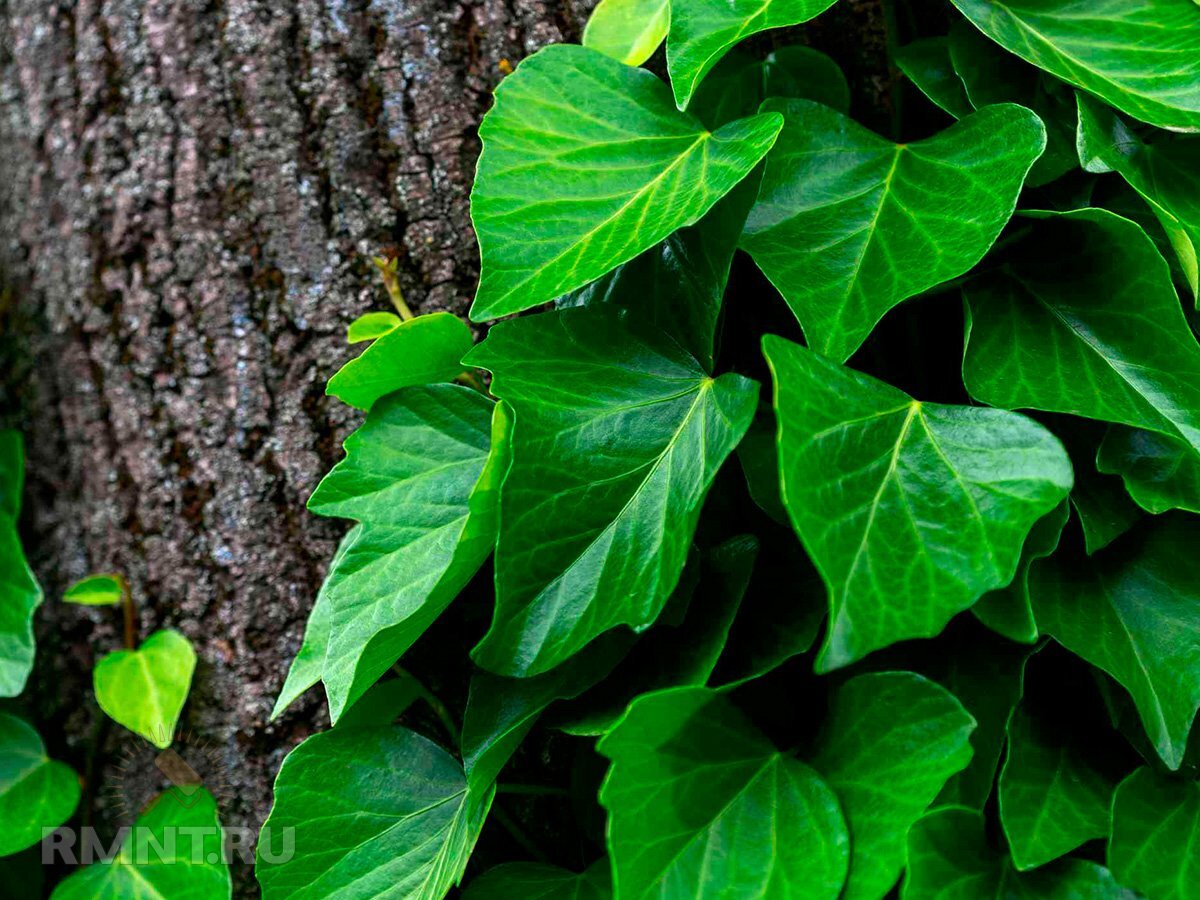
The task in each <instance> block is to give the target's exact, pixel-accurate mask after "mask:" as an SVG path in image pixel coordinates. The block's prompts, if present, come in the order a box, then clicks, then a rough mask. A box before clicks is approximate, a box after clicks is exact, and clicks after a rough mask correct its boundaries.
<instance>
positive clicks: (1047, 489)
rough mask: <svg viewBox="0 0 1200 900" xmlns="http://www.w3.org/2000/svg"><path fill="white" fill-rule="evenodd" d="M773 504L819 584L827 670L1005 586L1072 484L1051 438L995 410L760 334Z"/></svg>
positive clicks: (935, 627) (917, 632)
mask: <svg viewBox="0 0 1200 900" xmlns="http://www.w3.org/2000/svg"><path fill="white" fill-rule="evenodd" d="M763 346H764V352H765V353H766V355H767V359H768V361H769V362H770V364H771V369H772V372H773V374H774V376H775V387H776V394H775V408H776V413H777V415H778V418H779V428H780V431H779V452H780V468H781V470H782V473H783V498H784V504H785V505H786V506H787V508H788V511H789V513H790V515H791V517H792V523H793V525H794V526H795V528H796V532H797V533H798V534H799V535H800V538H801V540H802V541H803V542H804V546H805V547H806V549H807V550H808V552H809V554H810V555H811V556H812V558H813V561H814V562H815V563H816V565H817V568H818V569H820V571H821V574H822V576H823V577H824V579H825V583H826V586H827V588H828V590H829V603H830V626H829V629H828V633H827V635H826V638H825V645H824V646H823V647H822V649H821V653H820V655H819V656H818V659H817V668H818V671H829V670H831V669H835V668H837V667H839V666H844V665H848V664H849V663H851V662H854V661H855V660H857V659H861V658H862V657H863V656H865V655H866V654H867V653H870V652H871V651H872V650H877V649H879V648H881V647H886V646H887V645H889V644H892V643H895V642H896V641H900V640H904V639H907V638H913V637H931V636H933V635H935V634H937V633H938V632H940V631H941V630H942V628H943V627H944V626H945V624H946V623H947V622H948V621H949V620H950V618H951V617H952V616H954V615H955V614H956V613H958V612H961V611H962V610H964V609H966V608H967V607H969V606H970V605H971V604H973V603H974V602H975V601H976V600H977V599H979V597H980V596H981V595H982V594H984V593H985V592H987V591H989V590H994V589H996V588H1000V587H1003V586H1004V585H1006V584H1008V583H1009V582H1010V581H1012V579H1013V576H1014V574H1015V573H1016V571H1017V563H1018V561H1019V559H1020V555H1021V548H1022V546H1023V545H1024V543H1025V540H1026V536H1027V535H1028V534H1029V531H1030V529H1031V528H1032V527H1033V525H1034V523H1035V522H1036V521H1037V520H1038V519H1040V518H1041V517H1042V516H1044V515H1045V514H1046V513H1048V512H1049V511H1050V510H1051V509H1053V508H1054V507H1055V506H1056V505H1057V504H1058V503H1059V502H1061V501H1062V499H1063V498H1064V497H1065V496H1066V495H1067V492H1068V490H1069V489H1070V487H1071V465H1070V461H1069V460H1068V458H1067V454H1066V451H1065V450H1064V449H1063V447H1062V445H1061V444H1060V443H1059V442H1058V440H1057V438H1055V437H1054V436H1053V435H1052V434H1050V432H1048V431H1047V430H1046V429H1045V428H1043V427H1042V426H1041V425H1038V424H1037V423H1036V422H1034V421H1032V420H1031V419H1027V418H1025V417H1024V416H1019V415H1015V414H1013V413H1008V412H1006V411H1003V410H994V409H979V408H976V407H966V406H943V405H940V404H932V403H931V404H923V403H920V402H919V401H916V400H913V399H912V398H911V397H909V396H908V395H907V394H904V393H903V392H901V391H899V390H897V389H896V388H893V387H891V386H889V385H887V384H884V383H883V382H881V381H877V380H875V379H874V378H870V377H868V376H866V375H862V374H860V373H858V372H854V371H851V370H850V369H846V368H843V367H842V366H839V365H837V364H836V363H833V362H830V361H829V360H827V359H825V358H824V357H822V356H819V355H818V354H816V353H813V352H812V351H811V350H806V349H804V348H803V347H799V346H797V345H795V344H791V343H788V342H787V341H785V340H783V339H781V338H777V337H774V336H770V335H768V336H767V337H766V338H765V339H764V342H763Z"/></svg>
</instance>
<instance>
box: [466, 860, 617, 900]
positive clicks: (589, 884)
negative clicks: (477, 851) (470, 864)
mask: <svg viewBox="0 0 1200 900" xmlns="http://www.w3.org/2000/svg"><path fill="white" fill-rule="evenodd" d="M612 895H613V891H612V873H611V872H610V871H609V865H608V860H607V859H602V860H600V861H599V862H597V863H594V864H593V865H592V866H591V867H590V868H589V869H588V870H587V871H586V872H584V873H583V874H582V875H576V874H575V873H574V872H569V871H567V870H566V869H560V868H558V867H557V866H548V865H544V864H543V863H505V864H504V865H502V866H496V867H495V868H494V869H488V870H487V871H486V872H484V873H483V874H482V875H480V876H479V877H478V878H476V879H475V880H474V881H472V882H471V883H470V884H468V885H467V889H466V890H465V891H463V900H612Z"/></svg>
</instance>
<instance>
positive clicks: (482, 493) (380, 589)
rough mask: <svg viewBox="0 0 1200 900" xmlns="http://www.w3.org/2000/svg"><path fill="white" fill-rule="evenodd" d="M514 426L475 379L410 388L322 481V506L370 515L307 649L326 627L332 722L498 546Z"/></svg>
mask: <svg viewBox="0 0 1200 900" xmlns="http://www.w3.org/2000/svg"><path fill="white" fill-rule="evenodd" d="M493 429H494V433H493ZM506 429H507V421H506V419H505V417H504V416H503V408H502V407H497V406H496V404H494V403H492V402H491V401H489V400H488V399H487V398H485V397H483V396H482V395H480V394H479V393H478V392H476V391H472V390H470V389H469V388H465V387H459V386H457V385H449V384H446V385H429V386H425V387H410V388H406V389H404V390H403V391H399V392H396V393H394V394H392V395H390V396H388V397H387V398H385V399H384V400H382V401H380V402H379V403H377V404H376V405H375V407H374V408H373V409H372V411H371V414H370V415H369V416H368V417H367V421H366V422H365V423H363V425H362V427H361V428H359V429H358V431H356V432H355V433H354V434H353V435H351V436H350V438H349V439H348V440H347V441H346V458H345V459H344V460H343V461H342V462H340V463H338V465H337V466H335V467H334V469H333V471H331V472H330V473H329V474H328V475H327V476H326V477H325V479H324V480H323V481H322V482H321V484H320V485H318V487H317V489H316V491H314V492H313V495H312V497H311V498H310V499H309V502H308V506H309V509H311V510H312V511H313V512H316V513H318V514H320V515H326V516H338V517H341V518H352V519H355V520H357V521H359V522H360V523H362V524H361V530H358V531H357V534H356V537H355V539H354V541H353V542H351V543H350V544H349V545H348V546H347V547H346V548H345V550H344V552H341V553H339V557H338V559H337V560H336V563H337V564H336V566H334V567H333V568H331V569H330V572H329V576H328V578H327V579H326V582H327V587H326V588H323V589H322V597H323V598H324V601H325V606H324V607H322V608H319V609H315V610H314V613H316V614H318V622H317V625H316V627H315V629H314V631H313V634H312V642H313V651H310V652H309V653H308V654H304V651H303V649H302V651H301V652H302V655H305V658H306V660H307V659H314V658H315V656H316V653H315V649H316V644H317V642H318V641H319V639H320V636H321V635H323V634H325V635H327V638H326V645H325V654H324V660H323V662H322V663H321V677H322V680H323V681H324V682H325V691H326V693H327V694H328V697H329V715H330V718H331V719H332V720H333V721H334V722H336V721H337V720H338V717H339V716H340V715H341V713H342V711H343V710H344V709H345V708H346V707H348V706H350V705H351V704H352V703H353V702H354V701H355V700H356V699H357V698H358V697H360V696H362V694H363V692H365V691H366V690H367V688H369V687H370V686H371V685H372V684H374V683H375V680H376V679H377V678H379V676H380V675H382V674H383V673H384V672H386V671H387V670H388V668H389V667H390V666H391V665H392V664H393V663H395V661H396V660H397V659H398V658H399V657H400V656H401V655H402V654H403V653H404V652H405V651H406V650H407V649H408V648H409V647H410V646H411V645H412V643H413V642H414V641H415V640H416V639H417V638H418V637H420V636H421V634H422V633H424V631H425V629H426V628H428V627H429V625H430V624H432V622H433V621H434V620H435V619H436V618H437V617H438V616H439V615H441V613H442V611H443V610H444V609H445V608H446V607H447V606H448V605H449V604H450V602H451V601H452V600H453V599H454V598H455V597H456V596H457V595H458V593H459V591H460V590H462V588H463V587H464V586H465V585H466V583H467V582H468V581H469V580H470V579H471V577H472V576H473V575H474V574H475V572H476V571H477V570H478V568H479V566H480V565H482V564H483V561H484V560H485V559H486V558H487V556H488V554H489V553H490V552H491V548H492V545H493V542H494V539H495V513H496V508H495V500H496V495H495V490H496V488H497V487H498V486H499V481H500V479H502V478H503V477H504V472H505V471H506V470H507V456H506V452H507V449H508V446H507V440H506V437H505V435H506ZM493 439H494V442H493ZM489 446H490V447H492V448H494V452H489ZM326 623H328V624H326ZM308 639H309V637H308V636H307V635H306V643H307V642H308ZM302 665H303V666H305V667H306V668H307V669H308V670H309V672H310V676H311V668H312V667H311V666H310V665H309V663H307V662H305V663H303V664H302ZM298 678H299V676H298ZM304 680H307V679H304ZM296 686H297V687H299V683H297V685H296Z"/></svg>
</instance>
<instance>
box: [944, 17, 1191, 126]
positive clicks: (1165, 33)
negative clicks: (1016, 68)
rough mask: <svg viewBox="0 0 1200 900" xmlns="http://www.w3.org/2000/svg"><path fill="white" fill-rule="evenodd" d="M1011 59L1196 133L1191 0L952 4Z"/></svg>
mask: <svg viewBox="0 0 1200 900" xmlns="http://www.w3.org/2000/svg"><path fill="white" fill-rule="evenodd" d="M952 2H953V3H954V5H955V6H957V7H958V8H959V10H960V11H961V12H962V14H963V15H965V16H966V17H967V18H968V19H970V20H971V21H972V22H973V23H974V24H975V25H976V27H978V28H979V30H980V31H982V32H983V33H984V34H986V35H987V36H988V37H990V38H991V39H992V40H994V41H995V42H996V43H998V44H1000V46H1002V47H1004V48H1005V49H1006V50H1008V51H1009V52H1011V53H1015V54H1016V55H1017V56H1020V57H1021V58H1023V59H1025V60H1027V61H1028V62H1031V63H1033V64H1034V65H1035V66H1037V67H1039V68H1041V69H1045V70H1046V71H1047V72H1049V73H1050V74H1051V75H1054V76H1056V77H1058V78H1061V79H1062V80H1063V81H1066V82H1069V83H1070V84H1073V85H1075V86H1076V87H1081V88H1083V89H1084V90H1087V91H1090V92H1091V93H1093V94H1095V95H1097V96H1098V97H1100V98H1101V99H1102V100H1104V101H1105V102H1107V103H1109V104H1111V105H1113V106H1115V107H1116V108H1117V109H1119V110H1121V111H1122V112H1125V113H1127V114H1128V115H1131V116H1133V117H1134V118H1137V119H1141V120H1142V121H1143V122H1149V123H1150V124H1151V125H1158V126H1159V127H1161V128H1184V129H1195V128H1200V8H1198V7H1197V6H1196V4H1195V3H1192V2H1191V0H1140V2H1136V3H1130V2H1128V0H1089V2H1088V3H1087V5H1086V6H1085V7H1082V8H1081V7H1080V4H1079V2H1078V0H952Z"/></svg>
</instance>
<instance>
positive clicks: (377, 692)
mask: <svg viewBox="0 0 1200 900" xmlns="http://www.w3.org/2000/svg"><path fill="white" fill-rule="evenodd" d="M423 696H425V688H424V685H422V684H421V682H419V681H417V679H416V678H414V677H413V676H411V675H409V674H407V673H405V674H403V675H400V676H398V677H396V678H389V679H387V680H386V681H381V682H379V683H378V684H375V685H372V686H371V688H370V689H369V690H368V691H367V692H366V693H365V694H363V695H362V696H361V697H359V698H358V700H356V701H355V702H354V705H353V706H351V707H350V708H349V709H347V710H345V711H344V712H343V713H342V714H341V716H339V717H338V720H337V724H336V725H335V726H334V727H335V728H378V727H380V726H382V725H391V724H392V723H393V722H395V721H396V719H397V718H399V716H400V715H401V714H402V713H403V712H404V711H405V710H407V709H408V708H409V707H411V706H412V705H413V704H414V703H416V702H417V701H418V700H420V699H422V697H423Z"/></svg>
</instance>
